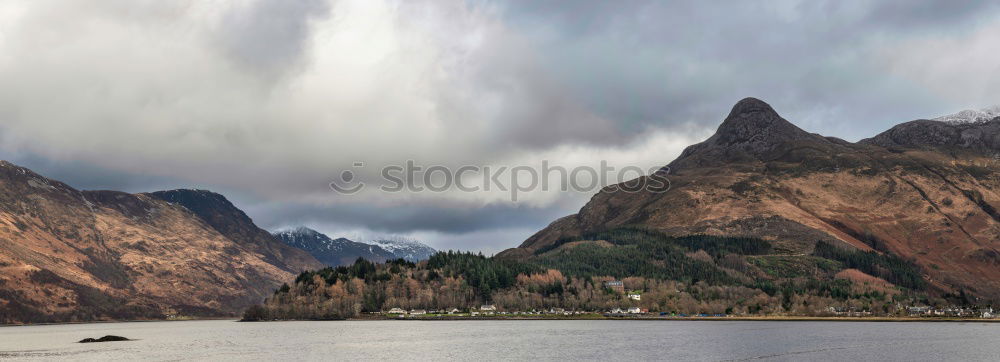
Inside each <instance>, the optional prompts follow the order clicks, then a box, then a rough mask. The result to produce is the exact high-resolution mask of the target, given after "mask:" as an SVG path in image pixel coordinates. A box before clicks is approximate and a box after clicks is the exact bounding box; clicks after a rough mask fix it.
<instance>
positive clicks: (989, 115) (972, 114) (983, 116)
mask: <svg viewBox="0 0 1000 362" xmlns="http://www.w3.org/2000/svg"><path fill="white" fill-rule="evenodd" d="M997 117H1000V105H997V106H993V107H987V108H983V109H979V110H975V109H969V110H964V111H961V112H958V113H955V114H950V115H947V116H942V117H938V118H935V119H934V120H935V121H939V122H944V123H948V124H968V123H985V122H989V121H991V120H993V119H996V118H997Z"/></svg>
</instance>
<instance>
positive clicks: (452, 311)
mask: <svg viewBox="0 0 1000 362" xmlns="http://www.w3.org/2000/svg"><path fill="white" fill-rule="evenodd" d="M461 312H462V311H460V310H458V308H452V309H451V310H449V311H448V314H457V313H461Z"/></svg>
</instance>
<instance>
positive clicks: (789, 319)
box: [347, 316, 1000, 323]
mask: <svg viewBox="0 0 1000 362" xmlns="http://www.w3.org/2000/svg"><path fill="white" fill-rule="evenodd" d="M347 320H349V321H379V320H397V321H480V320H495V321H560V320H584V321H696V322H752V321H758V322H892V323H908V322H936V323H948V322H950V323H968V322H984V323H1000V319H981V318H908V317H808V316H767V317H606V316H599V317H596V316H595V317H575V316H565V317H499V318H498V317H485V318H484V317H407V318H390V317H384V318H379V317H376V318H351V319H347Z"/></svg>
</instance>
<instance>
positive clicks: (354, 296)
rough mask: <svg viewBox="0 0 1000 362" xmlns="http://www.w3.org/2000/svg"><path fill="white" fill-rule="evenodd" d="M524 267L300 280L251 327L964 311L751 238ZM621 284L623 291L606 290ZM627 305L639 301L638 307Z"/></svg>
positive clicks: (581, 248)
mask: <svg viewBox="0 0 1000 362" xmlns="http://www.w3.org/2000/svg"><path fill="white" fill-rule="evenodd" d="M556 244H557V246H556V247H554V248H552V249H550V250H538V251H537V253H536V254H537V255H533V256H532V257H530V258H525V259H517V260H515V259H506V258H488V257H484V256H482V255H476V254H470V253H456V252H450V251H449V252H440V253H437V254H435V255H433V256H432V257H431V258H430V260H428V261H425V262H420V263H416V264H414V263H411V262H408V261H405V260H393V261H389V262H386V263H384V264H374V263H371V262H368V261H365V260H363V259H359V260H358V261H357V262H355V263H354V264H353V265H351V266H342V267H337V268H326V269H322V270H318V271H313V272H305V273H302V274H300V275H299V277H298V278H297V279H296V280H295V283H293V284H291V285H287V286H284V287H282V288H281V289H279V290H278V291H276V292H275V294H274V296H272V297H271V298H269V299H268V300H267V301H266V302H265V303H264V305H263V306H258V307H255V308H253V309H252V310H250V311H249V313H248V315H247V317H248V319H339V318H350V317H355V316H358V315H359V314H360V313H363V312H382V311H385V310H388V309H391V308H402V309H431V310H435V309H436V310H443V309H449V308H460V309H467V308H470V307H473V306H476V307H478V306H479V305H481V304H484V303H490V304H495V305H496V306H497V308H499V309H500V310H504V311H527V310H533V309H535V310H542V309H548V308H565V309H569V310H582V311H607V310H611V309H613V308H627V307H640V308H644V309H648V310H650V311H654V312H666V313H676V314H699V313H706V314H736V315H774V314H789V315H827V314H829V313H830V307H841V309H851V308H853V309H854V310H859V311H861V310H864V311H869V312H871V313H872V314H875V315H895V314H898V313H903V312H904V307H905V306H909V305H915V304H931V305H941V306H944V305H952V304H956V303H957V304H969V303H970V301H968V300H962V299H961V298H959V297H958V296H946V297H944V298H940V297H929V296H928V293H926V288H927V284H926V283H925V282H924V281H923V279H921V277H920V274H919V272H918V271H917V269H916V268H915V267H914V266H913V264H912V263H911V262H908V261H906V260H902V259H899V258H896V257H892V256H887V255H883V254H880V253H878V252H875V251H859V250H850V249H846V248H840V247H836V246H833V245H830V244H826V243H820V244H818V246H817V248H816V250H815V251H814V252H813V253H811V254H809V255H791V256H790V255H772V254H769V253H770V252H771V250H772V249H773V246H772V245H771V243H769V242H768V241H765V240H761V239H754V238H723V237H715V236H699V235H695V236H686V237H671V236H667V235H665V234H662V233H660V232H657V231H653V230H647V229H641V228H619V229H612V230H607V231H603V232H598V233H593V234H588V235H584V236H581V237H579V238H567V239H565V240H560V241H559V242H558V243H556ZM612 280H619V281H621V282H623V284H624V289H623V291H626V292H628V293H624V292H623V291H615V290H612V289H609V288H608V287H606V286H605V284H604V283H605V282H607V281H612ZM627 294H639V295H641V299H640V300H633V299H629V298H628V295H627Z"/></svg>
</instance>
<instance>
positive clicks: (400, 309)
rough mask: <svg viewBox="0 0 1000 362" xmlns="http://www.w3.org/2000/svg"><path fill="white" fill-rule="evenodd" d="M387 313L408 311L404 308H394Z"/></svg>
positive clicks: (404, 312)
mask: <svg viewBox="0 0 1000 362" xmlns="http://www.w3.org/2000/svg"><path fill="white" fill-rule="evenodd" d="M385 313H386V314H406V311H405V310H403V309H402V308H392V309H390V310H389V311H388V312H385Z"/></svg>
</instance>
